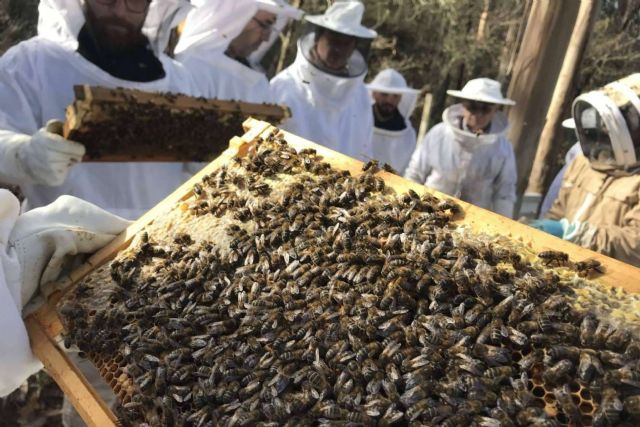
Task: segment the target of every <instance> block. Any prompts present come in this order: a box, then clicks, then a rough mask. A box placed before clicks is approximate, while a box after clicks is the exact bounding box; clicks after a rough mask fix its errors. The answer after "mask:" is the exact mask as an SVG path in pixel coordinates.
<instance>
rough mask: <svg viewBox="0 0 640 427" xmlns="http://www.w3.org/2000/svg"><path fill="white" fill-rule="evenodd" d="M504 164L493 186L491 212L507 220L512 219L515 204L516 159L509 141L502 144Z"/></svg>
mask: <svg viewBox="0 0 640 427" xmlns="http://www.w3.org/2000/svg"><path fill="white" fill-rule="evenodd" d="M504 151H505V153H506V156H505V162H504V164H503V165H502V169H501V170H500V173H499V174H498V177H497V178H496V180H495V182H494V186H493V211H494V212H495V213H497V214H500V215H502V216H506V217H507V218H512V217H513V207H514V204H515V202H516V182H517V180H518V174H517V172H516V158H515V155H514V154H513V148H512V146H511V143H510V142H509V141H505V142H504Z"/></svg>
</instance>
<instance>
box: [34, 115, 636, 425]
mask: <svg viewBox="0 0 640 427" xmlns="http://www.w3.org/2000/svg"><path fill="white" fill-rule="evenodd" d="M243 126H244V129H245V134H244V135H243V136H242V137H234V138H233V139H232V140H231V141H230V142H229V148H228V149H227V150H226V151H224V152H223V153H222V154H221V155H220V156H219V157H218V158H216V159H215V160H214V161H213V162H211V163H210V164H209V165H207V166H206V167H205V168H204V169H202V170H201V171H200V172H199V173H197V174H196V175H194V176H193V177H192V178H191V179H190V180H188V181H187V182H185V183H184V184H183V185H181V186H180V187H178V189H177V190H175V191H174V192H173V193H172V194H171V195H169V196H168V197H167V198H166V199H164V200H163V201H162V202H160V203H159V204H158V205H157V206H155V207H154V208H153V209H151V210H150V211H149V212H147V213H146V214H144V215H143V216H142V217H140V218H139V219H138V220H137V221H135V222H134V223H133V224H132V225H130V226H129V227H128V228H127V229H126V230H125V231H124V232H123V233H122V234H120V235H119V236H118V237H116V238H115V239H114V240H113V241H112V242H111V243H109V244H108V245H107V246H105V247H104V248H102V249H101V250H99V251H98V252H96V253H95V254H94V255H92V256H91V257H90V258H89V260H88V261H87V262H86V263H85V264H83V265H82V266H80V267H79V268H78V269H76V270H74V271H73V272H71V274H70V275H69V278H68V280H70V282H71V286H70V287H73V286H74V285H75V284H77V283H78V282H79V281H80V280H81V279H82V278H84V277H85V276H86V275H88V274H89V273H91V272H92V271H93V270H95V269H96V268H98V267H100V266H101V265H103V264H105V263H106V262H108V261H110V260H111V259H113V258H114V257H115V256H116V254H117V253H118V252H119V251H121V250H122V249H125V248H126V247H127V246H128V245H129V244H130V243H131V240H132V239H133V237H134V236H135V235H136V234H137V233H138V232H140V231H141V230H142V229H143V228H144V227H145V226H147V225H149V224H150V223H152V222H153V221H154V219H155V218H157V217H159V216H160V215H162V214H163V213H164V212H167V211H168V210H170V209H172V208H174V207H176V206H177V205H178V203H180V202H181V201H184V200H186V199H188V198H189V197H192V196H193V194H192V188H193V185H194V184H196V183H197V182H199V181H201V180H202V178H203V177H204V176H205V175H207V174H209V173H211V172H213V171H215V170H217V169H218V168H220V167H221V166H222V165H224V164H227V163H228V162H229V161H231V159H233V158H234V157H236V156H240V157H242V156H244V155H246V153H247V151H248V149H249V148H250V146H251V145H252V143H254V142H255V141H256V140H257V139H258V138H259V137H264V138H266V137H267V136H268V135H270V134H271V133H272V132H274V131H276V130H277V128H275V127H273V126H271V125H270V124H269V123H266V122H263V121H259V120H255V119H252V118H249V119H247V120H246V121H245V122H244V124H243ZM283 133H284V136H285V139H286V140H287V142H288V143H289V144H290V145H291V146H292V147H294V148H296V149H297V150H300V149H303V148H313V149H315V150H317V153H318V154H319V155H321V156H323V157H324V159H325V160H326V161H327V162H328V163H330V164H331V166H332V167H334V168H337V169H344V170H348V171H350V172H351V173H352V174H353V175H357V174H360V173H362V171H361V169H362V162H360V161H357V160H354V159H352V158H350V157H347V156H345V155H343V154H340V153H337V152H335V151H333V150H330V149H328V148H326V147H323V146H320V145H318V144H315V143H313V142H310V141H307V140H305V139H302V138H300V137H297V136H295V135H292V134H289V133H287V132H283ZM380 176H381V177H382V178H383V179H384V180H385V183H386V184H387V185H388V186H390V187H391V188H393V189H394V190H396V191H398V192H406V191H408V190H409V189H412V190H414V191H416V192H417V193H418V194H422V193H425V192H429V193H431V194H433V195H434V196H436V197H440V198H450V197H449V196H446V195H444V194H442V193H439V192H437V191H434V190H431V189H428V188H426V187H424V186H422V185H420V184H417V183H413V182H410V181H408V180H406V179H404V178H401V177H399V176H397V175H393V174H391V173H388V172H380ZM457 202H458V203H459V204H460V205H461V207H462V208H463V211H464V217H463V218H461V219H460V220H459V221H457V222H456V223H457V224H460V225H466V226H468V227H469V228H470V229H471V230H472V231H474V232H480V233H486V234H489V235H502V236H506V237H509V238H510V239H512V240H516V241H518V242H521V243H522V244H524V245H526V246H527V247H529V248H530V249H531V250H533V251H543V250H549V249H554V250H559V251H563V252H566V253H568V254H569V255H570V257H571V258H572V259H573V260H578V261H580V260H584V259H588V258H593V259H596V260H598V261H600V262H601V263H602V265H603V267H604V268H605V274H604V275H603V276H601V277H600V278H598V280H597V282H599V283H601V284H603V285H606V286H610V287H619V288H623V289H625V290H626V291H628V292H633V293H639V292H640V281H638V280H637V278H638V277H640V269H638V268H636V267H633V266H630V265H627V264H624V263H622V262H620V261H617V260H615V259H612V258H609V257H607V256H604V255H601V254H598V253H595V252H593V251H590V250H588V249H584V248H581V247H579V246H576V245H574V244H572V243H570V242H567V241H564V240H562V239H559V238H556V237H554V236H551V235H549V234H546V233H544V232H542V231H539V230H535V229H532V228H531V227H528V226H526V225H524V224H521V223H518V222H516V221H513V220H511V219H508V218H505V217H502V216H500V215H497V214H495V213H493V212H490V211H487V210H485V209H482V208H479V207H476V206H473V205H470V204H468V203H465V202H462V201H457ZM505 231H508V232H505ZM70 287H69V288H70ZM69 288H67V289H69ZM61 297H62V294H61V293H59V292H58V293H55V294H53V295H51V296H50V298H49V300H48V301H47V303H46V304H44V305H43V306H42V307H41V308H40V309H39V310H38V311H36V312H34V313H33V314H32V315H30V316H29V317H28V318H27V319H26V320H25V323H26V325H27V330H28V332H29V337H30V340H31V347H32V350H33V352H34V354H35V355H36V357H38V358H39V359H40V360H41V361H42V363H43V364H44V366H45V369H47V371H48V373H49V375H51V377H52V378H53V379H54V380H55V381H56V383H57V384H58V385H59V386H60V388H61V389H62V390H63V391H64V393H65V395H66V396H67V398H68V399H69V400H70V402H71V403H72V404H73V406H74V407H75V408H76V410H77V411H78V413H79V414H80V415H81V417H82V418H83V420H84V421H85V422H86V423H87V425H89V426H90V427H93V426H96V427H98V426H100V427H102V426H105V427H106V426H109V427H110V426H114V427H115V426H117V425H118V424H117V420H116V417H115V416H114V414H113V412H112V411H111V410H110V409H109V408H108V407H107V405H106V404H105V403H104V401H103V400H102V399H101V398H100V397H99V396H98V395H97V394H96V392H95V390H93V388H92V386H91V385H90V384H89V383H88V382H87V381H86V379H85V378H84V376H83V375H82V374H81V373H80V371H79V370H78V369H77V368H76V367H75V366H74V365H73V363H72V362H71V361H70V360H69V358H68V357H67V355H66V354H65V352H64V351H63V350H62V349H61V348H60V347H59V345H58V344H57V340H58V337H59V335H60V334H61V333H62V331H63V328H62V324H61V322H60V319H59V317H58V315H57V312H56V305H57V303H58V301H59V300H60V298H61Z"/></svg>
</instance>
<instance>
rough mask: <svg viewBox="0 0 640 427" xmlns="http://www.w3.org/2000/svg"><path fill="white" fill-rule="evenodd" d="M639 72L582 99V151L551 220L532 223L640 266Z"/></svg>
mask: <svg viewBox="0 0 640 427" xmlns="http://www.w3.org/2000/svg"><path fill="white" fill-rule="evenodd" d="M639 94H640V73H637V74H632V75H630V76H627V77H625V78H623V79H620V80H618V81H615V82H613V83H610V84H608V85H606V86H605V87H604V88H602V89H600V90H596V91H592V92H588V93H586V94H583V95H580V96H579V97H577V98H576V99H575V100H574V102H573V108H572V112H573V118H574V120H575V122H576V134H577V136H578V140H579V141H580V146H581V148H582V153H584V155H578V156H577V157H576V158H575V160H574V161H573V162H572V163H571V165H570V166H569V168H568V169H567V172H566V173H565V176H564V179H563V181H562V187H561V188H560V193H559V195H558V198H557V199H556V201H555V202H554V204H553V206H552V207H551V210H549V212H548V213H547V218H546V219H544V220H539V221H536V222H534V223H533V224H532V225H533V226H534V227H536V228H539V229H542V230H544V231H546V232H548V233H550V234H553V235H555V236H557V237H561V238H563V239H565V240H568V241H571V242H573V243H576V244H578V245H580V246H583V247H585V248H588V249H592V250H595V251H598V252H601V253H603V254H605V255H608V256H610V257H613V258H616V259H619V260H621V261H623V262H626V263H629V264H633V265H636V266H640V99H639Z"/></svg>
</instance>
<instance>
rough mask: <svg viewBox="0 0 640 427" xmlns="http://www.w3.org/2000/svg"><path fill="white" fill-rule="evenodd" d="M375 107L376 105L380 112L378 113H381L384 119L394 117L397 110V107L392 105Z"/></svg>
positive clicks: (383, 104)
mask: <svg viewBox="0 0 640 427" xmlns="http://www.w3.org/2000/svg"><path fill="white" fill-rule="evenodd" d="M375 105H376V109H377V110H378V113H380V115H382V116H384V117H390V116H392V115H393V113H394V111H395V110H396V106H395V105H392V104H387V103H376V104H375Z"/></svg>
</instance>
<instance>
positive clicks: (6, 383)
mask: <svg viewBox="0 0 640 427" xmlns="http://www.w3.org/2000/svg"><path fill="white" fill-rule="evenodd" d="M19 210H20V206H19V204H18V200H17V199H16V198H15V197H14V196H13V194H11V193H10V192H8V191H7V190H1V189H0V355H2V357H0V397H3V396H6V395H7V394H9V393H11V392H12V391H13V390H14V389H16V388H18V387H19V386H20V385H21V384H22V383H23V382H24V381H25V380H26V379H27V378H28V377H29V376H30V375H32V374H34V373H36V372H37V371H39V370H40V369H41V368H42V363H40V361H39V360H38V359H36V358H35V357H34V355H33V354H32V352H31V347H30V345H29V337H28V336H27V330H26V327H25V325H24V323H23V321H22V311H23V307H24V306H25V305H26V304H27V302H29V300H30V299H31V298H32V296H33V295H34V294H40V293H42V294H44V295H47V294H49V293H50V292H51V291H52V290H53V289H52V281H53V280H56V279H57V278H58V275H59V274H60V272H61V270H62V265H63V261H65V260H66V258H68V257H70V256H74V255H77V254H80V253H91V252H94V251H96V250H97V249H99V248H101V247H102V246H104V245H106V244H107V243H109V242H110V241H111V240H112V239H113V238H114V237H115V236H116V235H118V234H120V233H121V232H122V230H124V229H125V228H126V227H127V225H128V224H129V223H128V222H127V221H125V220H123V219H122V218H119V217H117V216H115V215H112V214H110V213H108V212H106V211H103V210H101V209H99V208H98V207H96V206H94V205H91V204H90V203H87V202H85V201H82V200H79V199H76V198H75V197H69V196H65V197H61V198H60V199H58V200H57V201H56V202H54V203H53V204H51V205H49V206H46V207H43V208H39V209H34V210H32V211H29V212H27V213H26V214H23V215H21V216H18V213H19Z"/></svg>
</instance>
